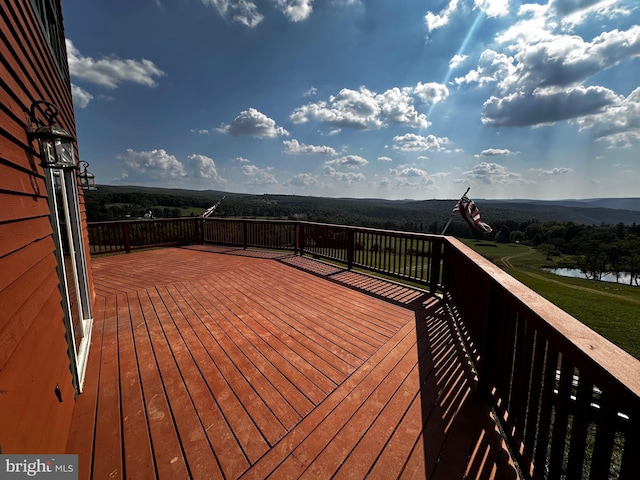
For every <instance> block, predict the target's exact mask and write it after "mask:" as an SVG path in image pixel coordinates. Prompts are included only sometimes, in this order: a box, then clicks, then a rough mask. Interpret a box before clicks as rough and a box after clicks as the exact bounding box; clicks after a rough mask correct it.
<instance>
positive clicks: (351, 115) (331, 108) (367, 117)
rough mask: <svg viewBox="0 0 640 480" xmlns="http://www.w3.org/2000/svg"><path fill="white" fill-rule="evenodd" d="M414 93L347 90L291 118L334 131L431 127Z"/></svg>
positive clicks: (294, 114)
mask: <svg viewBox="0 0 640 480" xmlns="http://www.w3.org/2000/svg"><path fill="white" fill-rule="evenodd" d="M411 93H412V89H409V91H407V89H402V90H401V89H400V88H392V89H389V90H387V91H386V92H384V93H381V94H378V93H375V92H372V91H371V90H369V89H367V88H366V87H360V89H359V90H351V89H348V88H344V89H342V90H340V92H339V93H338V94H337V95H335V96H331V97H329V101H328V102H327V101H320V102H316V103H308V104H307V105H304V106H302V107H299V108H296V109H295V110H294V111H293V113H292V114H291V115H290V119H291V121H292V122H294V123H306V122H308V121H311V120H318V121H321V122H324V123H327V124H328V125H331V126H335V127H348V128H355V129H361V130H371V129H379V128H382V127H386V126H387V125H389V124H401V125H406V126H409V127H414V128H426V127H427V126H428V125H429V122H427V118H426V116H425V115H424V114H420V113H418V112H417V111H416V109H415V107H414V105H413V98H412V97H411Z"/></svg>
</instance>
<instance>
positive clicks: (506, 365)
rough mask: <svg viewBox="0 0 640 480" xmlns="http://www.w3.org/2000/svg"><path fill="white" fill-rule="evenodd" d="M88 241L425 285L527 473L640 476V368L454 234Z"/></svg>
mask: <svg viewBox="0 0 640 480" xmlns="http://www.w3.org/2000/svg"><path fill="white" fill-rule="evenodd" d="M89 237H90V242H91V251H92V253H103V252H108V251H127V252H129V251H131V250H133V249H135V248H143V247H149V246H159V245H181V244H188V243H213V244H219V245H228V246H235V247H241V248H266V249H277V250H282V251H291V252H293V253H296V254H300V255H311V256H314V257H317V258H321V259H326V260H328V261H331V262H334V263H338V264H341V265H344V266H345V267H346V268H348V269H354V268H358V269H362V270H366V271H370V272H374V273H376V274H381V275H385V276H390V277H394V278H398V279H400V280H402V281H406V282H412V283H417V284H420V285H423V286H425V287H427V288H429V290H430V291H431V292H432V293H437V294H442V295H443V298H444V299H445V301H446V303H447V305H448V306H449V309H450V311H451V312H452V314H453V318H454V319H455V320H456V328H457V329H458V330H459V332H460V335H461V337H462V338H463V339H464V341H465V343H466V346H467V350H468V352H469V355H470V358H471V359H472V361H473V363H474V365H475V366H476V369H477V374H478V379H479V385H480V390H481V392H482V393H483V394H484V395H485V396H486V399H487V401H488V402H489V403H490V404H491V406H492V407H493V409H494V411H495V412H496V417H497V420H498V422H499V423H500V425H501V429H502V431H503V433H504V437H505V440H506V442H507V444H508V445H509V446H510V449H511V453H512V455H513V456H514V458H515V459H516V460H517V462H518V464H519V467H520V468H521V473H522V475H523V477H525V478H548V479H556V478H566V479H569V480H570V479H583V478H585V479H586V478H588V479H591V480H601V479H608V478H619V479H622V480H627V479H631V478H633V479H635V478H637V473H636V467H635V463H636V459H637V458H640V361H638V360H636V359H635V358H633V357H632V356H630V355H629V354H627V353H626V352H624V351H623V350H621V349H620V348H619V347H617V346H615V345H613V344H612V343H611V342H609V341H607V340H605V339H604V338H602V337H601V336H599V335H598V334H596V333H595V332H593V331H592V330H590V329H589V328H588V327H586V326H585V325H583V324H582V323H580V322H579V321H578V320H576V319H575V318H573V317H572V316H570V315H568V314H567V313H565V312H564V311H562V310H560V309H559V308H557V307H556V306H554V305H553V304H551V303H550V302H548V301H547V300H545V299H544V298H542V297H541V296H540V295H538V294H536V293H535V292H533V291H532V290H530V289H529V288H527V287H526V286H524V285H523V284H521V283H520V282H518V281H517V280H515V279H514V278H513V277H511V276H509V275H508V274H506V273H505V272H504V271H502V270H501V269H500V268H498V267H497V266H495V265H494V264H492V263H491V262H489V261H487V260H486V259H484V258H482V257H481V256H480V255H478V254H477V253H475V252H473V251H472V250H471V249H469V248H468V247H466V246H465V245H464V244H462V243H461V242H459V241H457V240H456V239H454V238H451V237H443V236H439V235H425V234H417V233H408V232H397V231H389V230H376V229H366V228H357V227H348V226H339V225H327V224H317V223H310V222H288V221H283V222H276V221H260V220H229V219H218V218H216V219H185V220H145V221H134V222H104V223H99V224H95V223H94V224H90V225H89ZM613 313H614V312H612V314H613Z"/></svg>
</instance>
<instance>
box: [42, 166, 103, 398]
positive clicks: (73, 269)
mask: <svg viewBox="0 0 640 480" xmlns="http://www.w3.org/2000/svg"><path fill="white" fill-rule="evenodd" d="M45 175H46V182H47V190H48V194H49V195H48V197H49V204H50V209H51V223H52V226H53V232H54V241H55V243H56V246H57V248H56V256H57V260H58V277H59V279H60V292H61V295H62V306H63V310H64V313H65V324H66V325H65V326H66V328H67V338H68V342H69V347H70V348H69V351H70V357H71V360H72V371H73V374H74V383H75V386H76V389H77V391H78V393H80V392H81V391H82V384H83V383H84V373H85V370H86V364H87V358H88V354H89V343H90V340H91V328H92V324H93V314H92V310H91V301H90V294H89V285H88V274H87V263H86V260H85V258H86V257H85V248H84V242H83V239H82V228H81V222H80V208H79V202H78V181H77V177H76V170H75V169H46V170H45Z"/></svg>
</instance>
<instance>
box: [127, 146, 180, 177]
mask: <svg viewBox="0 0 640 480" xmlns="http://www.w3.org/2000/svg"><path fill="white" fill-rule="evenodd" d="M116 160H117V161H118V163H119V164H120V166H121V168H122V170H121V177H120V178H122V179H124V178H126V179H128V180H133V181H140V182H148V181H149V180H178V179H183V178H185V177H187V172H186V170H185V168H184V165H183V164H182V163H180V162H179V161H178V159H177V158H176V157H174V156H173V155H169V154H168V153H167V152H166V151H165V150H163V149H156V150H150V151H147V152H136V151H135V150H132V149H131V148H128V149H127V151H126V153H125V154H123V155H118V156H116Z"/></svg>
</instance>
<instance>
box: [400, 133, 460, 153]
mask: <svg viewBox="0 0 640 480" xmlns="http://www.w3.org/2000/svg"><path fill="white" fill-rule="evenodd" d="M393 141H394V142H395V145H394V146H393V148H394V149H396V150H400V151H402V152H423V151H432V152H439V151H442V150H445V145H447V144H448V143H449V139H448V138H447V137H436V136H435V135H427V136H426V137H423V136H421V135H416V134H415V133H407V134H406V135H398V136H395V137H393Z"/></svg>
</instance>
